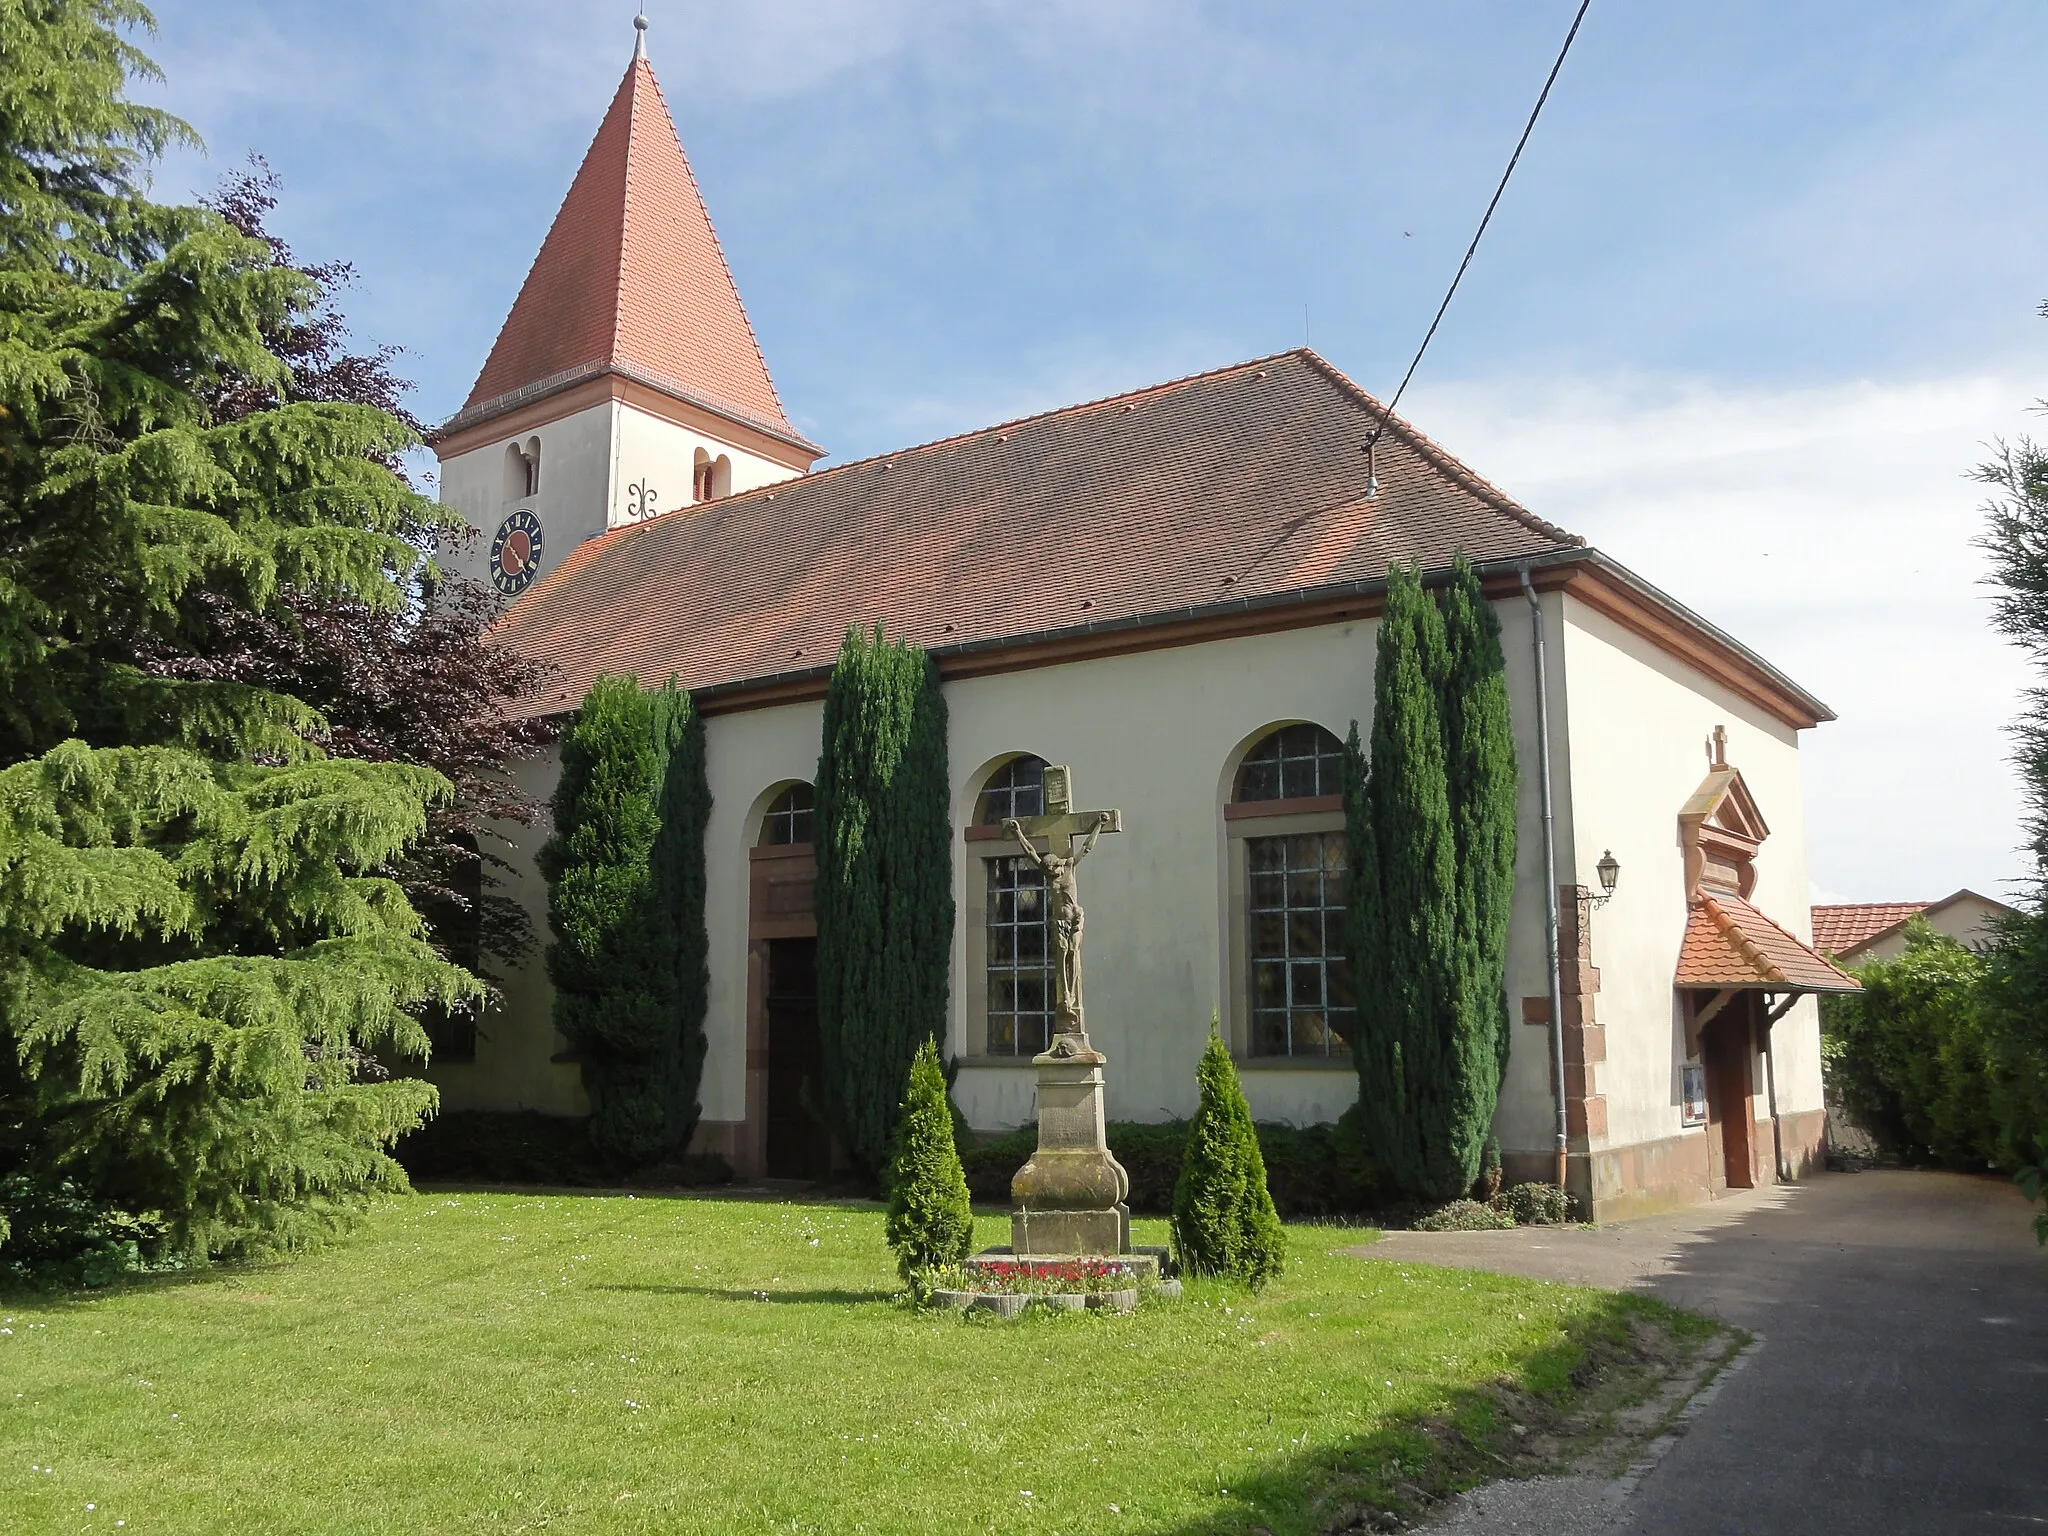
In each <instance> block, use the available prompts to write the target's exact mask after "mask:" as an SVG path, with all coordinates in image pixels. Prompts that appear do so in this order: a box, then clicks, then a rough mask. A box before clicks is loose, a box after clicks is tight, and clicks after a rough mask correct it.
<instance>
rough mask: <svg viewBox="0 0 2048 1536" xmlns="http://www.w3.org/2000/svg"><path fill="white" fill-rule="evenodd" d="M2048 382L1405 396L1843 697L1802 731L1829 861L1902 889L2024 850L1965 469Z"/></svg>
mask: <svg viewBox="0 0 2048 1536" xmlns="http://www.w3.org/2000/svg"><path fill="white" fill-rule="evenodd" d="M2038 388H2039V385H2038V382H2030V381H2029V380H2027V379H2024V378H2019V377H2001V376H1997V375H1993V374H1985V375H1979V376H1964V377H1952V378H1940V379H1925V380H1919V381H1910V382H1859V383H1850V384H1838V385H1827V386H1823V387H1816V388H1805V389H1779V390H1733V389H1728V388H1724V387H1717V386H1712V385H1707V384H1701V383H1692V382H1678V381H1672V380H1668V379H1640V378H1635V379H1629V378H1624V379H1609V380H1583V379H1581V380H1562V381H1547V380H1546V381H1530V380H1514V381H1506V380H1500V381H1492V382H1487V383H1476V384H1464V385H1454V386H1444V387H1438V388H1434V389H1429V390H1422V391H1418V392H1417V394H1416V395H1415V396H1412V397H1411V399H1412V400H1413V402H1414V403H1413V408H1412V409H1411V410H1409V411H1408V412H1406V414H1408V415H1409V416H1410V418H1411V419H1412V420H1414V421H1415V422H1416V423H1417V425H1418V426H1420V427H1421V428H1422V429H1423V430H1424V431H1426V432H1428V433H1430V435H1431V436H1433V437H1435V438H1436V439H1437V440H1438V441H1439V442H1442V443H1444V444H1445V445H1447V446H1448V447H1450V448H1451V449H1452V451H1454V452H1456V453H1457V454H1459V455H1460V456H1461V457H1463V458H1465V459H1466V461H1467V462H1469V463H1470V464H1472V465H1473V467H1474V468H1476V469H1478V470H1479V471H1480V472H1481V473H1482V474H1485V475H1487V476H1488V477H1489V478H1491V479H1493V480H1494V481H1496V482H1497V483H1498V484H1500V485H1501V486H1502V487H1503V488H1505V489H1506V490H1508V491H1509V492H1510V493H1511V494H1513V495H1515V496H1516V497H1518V498H1519V499H1520V500H1522V501H1523V502H1524V503H1525V504H1527V505H1528V506H1530V507H1531V508H1533V509H1534V510H1535V511H1537V512H1539V513H1541V514H1542V515H1544V516H1546V517H1549V518H1551V519H1553V520H1554V521H1556V522H1558V523H1560V524H1562V525H1563V526H1564V527H1566V528H1569V529H1571V530H1572V531H1573V532H1575V533H1580V534H1583V535H1585V536H1586V537H1587V538H1588V539H1590V540H1591V541H1592V542H1593V543H1594V544H1595V545H1597V546H1599V547H1600V548H1601V549H1602V550H1604V551H1605V552H1607V553H1608V554H1610V555H1612V556H1614V557H1615V558H1616V559H1618V560H1620V561H1622V562H1623V563H1624V564H1626V565H1628V566H1629V567H1630V568H1631V569H1632V570H1634V571H1636V572H1637V573H1638V574H1640V575H1641V576H1643V577H1644V578H1646V579H1647V580H1649V581H1651V582H1653V583H1655V584H1656V585H1657V586H1659V587H1662V588H1663V589H1664V590H1665V591H1667V592H1669V593H1670V594H1671V595H1672V596H1674V597H1676V598H1678V599H1679V600H1680V601H1681V602H1684V603H1686V604H1687V605H1688V606H1690V607H1692V608H1694V609H1695V610H1696V611H1698V612H1699V613H1701V614H1703V615H1705V616H1706V617H1707V618H1709V619H1711V620H1713V621H1714V622H1715V623H1717V624H1720V625H1721V626H1722V627H1724V628H1725V629H1727V630H1728V631H1729V632H1730V633H1732V634H1734V635H1735V636H1736V637H1737V638H1738V639H1740V640H1742V641H1743V642H1744V643H1745V644H1747V645H1749V646H1750V647H1752V648H1753V649H1755V650H1756V651H1758V652H1760V653H1761V654H1762V655H1763V656H1765V657H1766V658H1767V659H1769V660H1770V661H1771V662H1773V663H1774V664H1776V665H1777V666H1779V667H1781V668H1782V669H1783V670H1785V671H1786V672H1788V673H1790V674H1791V675H1792V676H1793V677H1794V678H1796V679H1797V680H1798V681H1799V682H1800V683H1802V684H1803V685H1805V686H1806V687H1808V688H1810V689H1812V690H1813V691H1814V692H1815V693H1817V694H1819V695H1820V697H1821V698H1823V699H1824V700H1826V701H1827V702H1828V703H1829V704H1830V705H1831V706H1832V707H1833V708H1834V709H1835V710H1836V712H1837V713H1838V715H1839V716H1840V719H1839V720H1838V721H1837V722H1835V723H1833V724H1829V725H1824V726H1822V727H1821V728H1820V729H1819V730H1817V731H1815V732H1812V733H1811V734H1809V735H1808V736H1807V737H1806V741H1805V748H1806V758H1807V771H1806V794H1807V825H1808V844H1809V857H1810V860H1811V868H1812V874H1813V879H1814V881H1815V882H1816V885H1817V887H1819V888H1822V889H1824V890H1826V891H1828V892H1830V893H1840V894H1844V895H1846V896H1847V897H1848V898H1849V899H1854V900H1885V899H1906V898H1931V897H1936V896H1941V895H1945V894H1947V893H1948V892H1949V891H1951V890H1954V889H1955V888H1956V887H1958V886H1962V885H1969V886H1974V887H1976V888H1977V889H1979V890H1983V891H1985V892H1986V893H1987V894H2000V893H2001V892H2003V891H2004V890H2005V889H2006V887H2007V883H2008V882H2010V881H2011V880H2013V879H2015V878H2016V877H2017V876H2018V874H2019V873H2020V861H2019V858H2018V856H2017V854H2016V853H2015V852H2014V848H2015V846H2016V845H2017V843H2018V842H2019V833H2018V819H2019V814H2020V804H2019V792H2018V786H2017V783H2016V780H2015V778H2014V775H2013V772H2012V770H2011V768H2010V766H2009V765H2008V763H2007V761H2006V754H2007V750H2008V749H2007V743H2006V740H2005V737H2004V735H2003V727H2004V724H2005V722H2006V721H2007V720H2008V719H2010V718H2011V716H2012V714H2013V712H2014V707H2015V700H2016V697H2017V694H2018V692H2019V690H2020V689H2021V688H2022V687H2024V686H2025V684H2026V682H2027V680H2028V679H2027V674H2026V669H2025V667H2024V665H2023V664H2022V662H2021V660H2020V659H2019V657H2018V656H2017V654H2016V653H2015V652H2013V651H2012V650H2011V648H2010V647H2008V646H2006V645H2004V644H2003V643H2002V642H2000V641H1999V640H1998V639H1997V638H1996V637H1995V636H1994V635H1992V634H1991V632H1990V631H1989V629H1988V628H1987V627H1986V623H1985V619H1986V595H1985V592H1984V589H1983V587H1982V585H1981V583H1982V579H1983V576H1984V571H1985V566H1984V558H1983V556H1982V554H1981V553H1980V552H1979V551H1978V550H1977V549H1976V548H1975V547H1974V544H1973V542H1972V541H1973V540H1974V539H1975V538H1976V537H1977V535H1978V533H1979V531H1980V529H1981V526H1982V522H1983V516H1982V510H1981V508H1982V503H1983V500H1984V487H1982V486H1979V485H1977V484H1975V483H1974V482H1972V481H1971V480H1970V479H1969V478H1968V471H1969V470H1970V468H1971V467H1972V466H1973V465H1975V464H1977V463H1979V462H1981V461H1982V460H1983V459H1984V458H1985V457H1986V455H1987V444H1988V442H1989V440H1990V439H1992V438H1993V437H1996V436H1999V435H2006V436H2016V435H2018V434H2020V433H2023V432H2025V431H2027V430H2028V429H2029V428H2030V427H2032V428H2035V429H2036V430H2038V422H2037V421H2036V420H2035V419H2034V418H2032V417H2031V416H2030V415H2029V414H2028V409H2027V408H2028V405H2029V403H2030V396H2031V394H2032V393H2034V392H2037V391H2038Z"/></svg>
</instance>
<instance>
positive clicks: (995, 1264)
mask: <svg viewBox="0 0 2048 1536" xmlns="http://www.w3.org/2000/svg"><path fill="white" fill-rule="evenodd" d="M916 1290H917V1294H918V1295H919V1296H920V1298H921V1299H922V1300H923V1301H924V1302H925V1303H926V1304H927V1305H930V1306H937V1307H950V1308H955V1309H959V1310H966V1309H968V1308H977V1309H980V1310H983V1311H989V1312H994V1313H995V1314H996V1315H997V1316H999V1317H1015V1316H1017V1315H1018V1314H1019V1313H1021V1312H1022V1311H1023V1310H1024V1309H1025V1308H1026V1307H1027V1306H1033V1305H1036V1306H1041V1307H1045V1308H1048V1309H1050V1310H1054V1311H1064V1312H1079V1311H1082V1310H1083V1309H1090V1308H1092V1309H1106V1310H1109V1311H1112V1312H1129V1311H1131V1310H1132V1309H1133V1308H1135V1307H1136V1306H1137V1305H1138V1301H1139V1299H1140V1297H1141V1296H1142V1295H1144V1294H1147V1293H1149V1294H1154V1295H1162V1296H1165V1297H1167V1298H1169V1299H1172V1300H1178V1299H1179V1297H1180V1282H1179V1281H1178V1280H1161V1279H1160V1278H1159V1266H1158V1261H1157V1260H1156V1259H1154V1258H1152V1257H1150V1256H1149V1255H1146V1256H1140V1257H1135V1258H1113V1257H1106V1258H1094V1257H1082V1258H1020V1257H1010V1256H1004V1255H1002V1254H983V1255H980V1256H978V1257H976V1258H973V1259H969V1260H968V1261H967V1262H966V1263H965V1264H958V1265H948V1266H946V1267H945V1268H942V1269H928V1270H925V1271H923V1272H922V1273H921V1274H920V1275H919V1276H918V1280H917V1285H916Z"/></svg>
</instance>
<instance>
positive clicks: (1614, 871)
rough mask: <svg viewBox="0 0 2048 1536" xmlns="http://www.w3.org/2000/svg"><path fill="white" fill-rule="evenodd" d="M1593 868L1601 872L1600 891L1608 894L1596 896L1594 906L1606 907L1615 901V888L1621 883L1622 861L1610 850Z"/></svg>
mask: <svg viewBox="0 0 2048 1536" xmlns="http://www.w3.org/2000/svg"><path fill="white" fill-rule="evenodd" d="M1593 868H1594V869H1595V870H1597V871H1598V872H1599V875H1600V889H1601V890H1602V891H1604V892H1605V893H1606V894H1605V895H1601V896H1595V897H1594V898H1593V905H1594V906H1596V907H1604V906H1606V905H1607V903H1608V902H1610V901H1612V900H1614V888H1615V886H1616V885H1618V884H1620V882H1621V860H1619V859H1617V858H1616V857H1615V856H1614V850H1613V849H1612V848H1610V849H1608V850H1607V851H1606V852H1605V853H1603V854H1601V855H1600V862H1599V863H1598V864H1595V865H1594V866H1593Z"/></svg>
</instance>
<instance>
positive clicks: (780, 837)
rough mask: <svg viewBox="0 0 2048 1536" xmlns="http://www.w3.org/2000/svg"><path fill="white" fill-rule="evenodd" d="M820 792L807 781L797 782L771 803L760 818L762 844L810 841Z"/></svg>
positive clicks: (771, 846) (776, 844)
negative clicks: (812, 818)
mask: <svg viewBox="0 0 2048 1536" xmlns="http://www.w3.org/2000/svg"><path fill="white" fill-rule="evenodd" d="M817 803H818V796H817V792H816V791H815V790H813V789H812V788H811V786H810V785H808V784H803V783H796V784H792V785H790V786H789V788H787V789H785V790H784V791H783V792H782V793H781V794H779V795H777V796H776V797H775V798H774V799H773V800H771V801H769V802H768V809H767V811H766V813H765V814H763V816H762V817H761V839H760V846H761V847H763V848H778V847H786V846H787V845H789V844H791V843H808V842H809V841H810V840H811V812H812V810H813V809H814V808H815V807H816V806H817Z"/></svg>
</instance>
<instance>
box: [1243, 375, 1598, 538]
mask: <svg viewBox="0 0 2048 1536" xmlns="http://www.w3.org/2000/svg"><path fill="white" fill-rule="evenodd" d="M1293 351H1294V352H1296V353H1299V354H1300V355H1301V356H1303V357H1304V358H1306V359H1307V360H1308V361H1309V362H1310V363H1311V364H1313V365H1314V366H1315V367H1317V368H1319V369H1321V370H1322V372H1323V373H1324V374H1325V375H1326V376H1327V377H1328V378H1329V379H1330V381H1331V382H1332V383H1334V384H1336V385H1337V386H1338V387H1339V388H1340V389H1345V390H1348V391H1350V392H1351V394H1352V395H1354V396H1356V397H1357V399H1358V401H1359V403H1360V404H1362V405H1365V406H1367V407H1369V408H1370V409H1372V410H1374V411H1377V412H1379V413H1380V415H1381V416H1382V417H1383V419H1384V420H1385V422H1386V424H1387V426H1388V428H1390V429H1392V430H1394V431H1397V432H1399V433H1400V435H1401V436H1402V438H1403V439H1405V440H1406V442H1407V444H1408V446H1409V447H1410V448H1413V449H1414V450H1415V451H1416V452H1417V453H1419V454H1420V455H1421V456H1422V457H1423V458H1424V459H1425V460H1427V461H1429V462H1431V463H1433V464H1434V465H1435V466H1436V467H1437V468H1438V469H1439V470H1441V471H1443V472H1444V473H1445V474H1447V475H1449V476H1450V477H1451V478H1452V479H1453V480H1456V481H1457V482H1458V483H1459V484H1460V485H1462V486H1463V487H1464V488H1465V489H1466V490H1468V491H1470V492H1472V493H1473V494H1474V495H1475V496H1477V497H1479V499H1480V500H1482V501H1485V502H1488V503H1490V504H1491V505H1492V507H1493V510H1494V511H1496V512H1500V513H1504V514H1505V515H1506V516H1508V517H1511V518H1513V519H1514V520H1515V521H1516V522H1518V523H1520V524H1522V525H1523V526H1524V527H1525V528H1533V529H1534V530H1535V531H1536V532H1538V533H1540V534H1543V535H1545V536H1546V537H1548V538H1553V539H1561V540H1563V541H1564V542H1565V543H1567V544H1574V545H1577V546H1578V547H1580V548H1582V549H1583V548H1586V547H1587V544H1586V540H1585V538H1584V537H1583V536H1582V535H1580V534H1576V533H1573V532H1572V531H1571V530H1569V529H1567V528H1561V527H1559V526H1558V525H1557V524H1556V523H1553V522H1551V521H1550V520H1549V519H1548V518H1543V517H1538V516H1537V515H1536V514H1535V513H1534V512H1531V511H1530V510H1529V509H1528V508H1527V507H1525V506H1523V505H1522V504H1521V503H1520V502H1519V501H1517V500H1515V498H1514V497H1512V496H1510V495H1509V494H1508V493H1507V492H1506V491H1504V490H1502V489H1501V488H1500V487H1499V486H1497V485H1495V484H1494V483H1493V482H1492V481H1491V480H1488V479H1487V478H1486V477H1485V476H1484V475H1482V474H1480V473H1479V472H1478V471H1477V470H1475V469H1473V468H1472V467H1471V466H1470V465H1469V464H1467V463H1465V461H1464V460H1463V459H1460V458H1459V457H1458V456H1457V455H1456V454H1454V453H1451V452H1450V451H1449V450H1448V449H1446V448H1444V447H1443V446H1442V445H1441V444H1439V443H1438V442H1437V441H1436V439H1434V438H1432V437H1430V436H1429V435H1428V434H1426V433H1424V432H1422V431H1420V430H1418V429H1417V428H1416V426H1415V425H1414V423H1412V422H1410V421H1409V420H1408V419H1407V418H1406V417H1405V416H1396V415H1395V414H1394V413H1393V412H1392V411H1389V410H1388V409H1387V408H1386V407H1385V406H1384V405H1382V404H1381V403H1380V401H1379V400H1378V398H1377V397H1375V396H1374V395H1373V394H1371V393H1370V392H1369V391H1367V390H1365V389H1363V388H1361V387H1360V386H1359V384H1358V382H1357V381H1356V380H1354V379H1353V378H1352V377H1351V376H1350V375H1349V374H1347V373H1346V372H1344V370H1343V369H1341V368H1339V367H1338V366H1337V365H1336V364H1335V363H1333V362H1331V361H1330V360H1329V359H1328V358H1326V357H1324V356H1323V355H1322V353H1320V352H1318V351H1316V350H1315V349H1314V348H1312V347H1296V348H1294V349H1293ZM1282 355H1285V354H1282Z"/></svg>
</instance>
